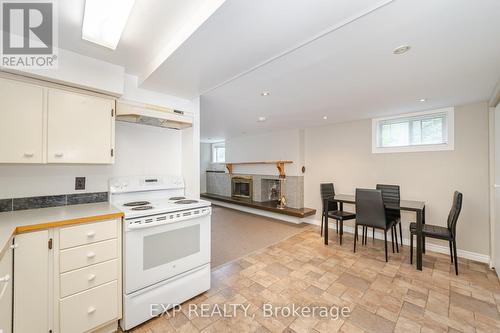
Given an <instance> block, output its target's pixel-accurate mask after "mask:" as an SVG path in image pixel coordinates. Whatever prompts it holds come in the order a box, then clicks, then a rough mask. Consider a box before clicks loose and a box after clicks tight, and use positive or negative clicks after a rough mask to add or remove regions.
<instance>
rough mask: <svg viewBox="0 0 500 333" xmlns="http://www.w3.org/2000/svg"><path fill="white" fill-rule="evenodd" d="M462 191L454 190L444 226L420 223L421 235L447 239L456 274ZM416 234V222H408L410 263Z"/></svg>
mask: <svg viewBox="0 0 500 333" xmlns="http://www.w3.org/2000/svg"><path fill="white" fill-rule="evenodd" d="M462 197H463V195H462V193H460V192H458V191H455V193H453V204H452V205H451V209H450V212H449V214H448V220H447V222H446V227H441V226H438V225H429V224H423V225H422V236H423V237H430V238H437V239H442V240H447V241H448V242H449V243H450V257H451V262H452V263H453V262H455V274H456V275H458V257H457V238H456V237H457V221H458V216H459V215H460V211H461V210H462ZM416 234H417V224H416V223H415V222H412V223H410V263H411V264H413V236H414V235H416ZM424 246H425V245H424Z"/></svg>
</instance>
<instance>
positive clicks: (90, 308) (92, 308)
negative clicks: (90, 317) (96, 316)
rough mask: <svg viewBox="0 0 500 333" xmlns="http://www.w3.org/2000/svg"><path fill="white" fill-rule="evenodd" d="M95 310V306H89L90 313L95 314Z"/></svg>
mask: <svg viewBox="0 0 500 333" xmlns="http://www.w3.org/2000/svg"><path fill="white" fill-rule="evenodd" d="M94 312H95V308H94V307H93V306H91V307H89V308H88V310H87V313H88V314H93V313H94Z"/></svg>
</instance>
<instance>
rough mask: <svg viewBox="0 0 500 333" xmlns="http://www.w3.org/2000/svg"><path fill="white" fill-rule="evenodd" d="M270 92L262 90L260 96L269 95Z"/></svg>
mask: <svg viewBox="0 0 500 333" xmlns="http://www.w3.org/2000/svg"><path fill="white" fill-rule="evenodd" d="M270 94H271V93H270V92H269V91H263V92H261V93H260V95H261V96H269V95H270Z"/></svg>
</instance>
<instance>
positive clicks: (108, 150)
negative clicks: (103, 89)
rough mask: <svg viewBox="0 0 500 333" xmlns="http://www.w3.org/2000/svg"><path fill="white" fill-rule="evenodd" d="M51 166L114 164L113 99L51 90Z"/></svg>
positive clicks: (49, 149)
mask: <svg viewBox="0 0 500 333" xmlns="http://www.w3.org/2000/svg"><path fill="white" fill-rule="evenodd" d="M48 99H49V101H48V147H47V151H48V156H47V161H48V162H49V163H95V164H100V163H103V164H105V163H108V164H109V163H113V161H114V158H113V155H114V154H113V151H112V149H113V145H114V116H113V114H114V106H115V102H114V100H112V99H106V98H101V97H95V96H89V95H84V94H78V93H74V92H69V91H64V90H58V89H50V90H49V95H48Z"/></svg>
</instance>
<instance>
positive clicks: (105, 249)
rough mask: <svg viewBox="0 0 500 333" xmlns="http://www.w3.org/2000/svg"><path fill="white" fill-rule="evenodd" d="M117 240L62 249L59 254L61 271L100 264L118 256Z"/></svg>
mask: <svg viewBox="0 0 500 333" xmlns="http://www.w3.org/2000/svg"><path fill="white" fill-rule="evenodd" d="M117 254H118V246H117V240H116V239H111V240H107V241H104V242H99V243H93V244H89V245H83V246H78V247H73V248H71V249H67V250H62V251H61V253H60V255H59V272H61V273H64V272H67V271H71V270H73V269H77V268H82V267H86V266H89V265H93V264H98V263H100V262H103V261H108V260H111V259H115V258H117Z"/></svg>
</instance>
